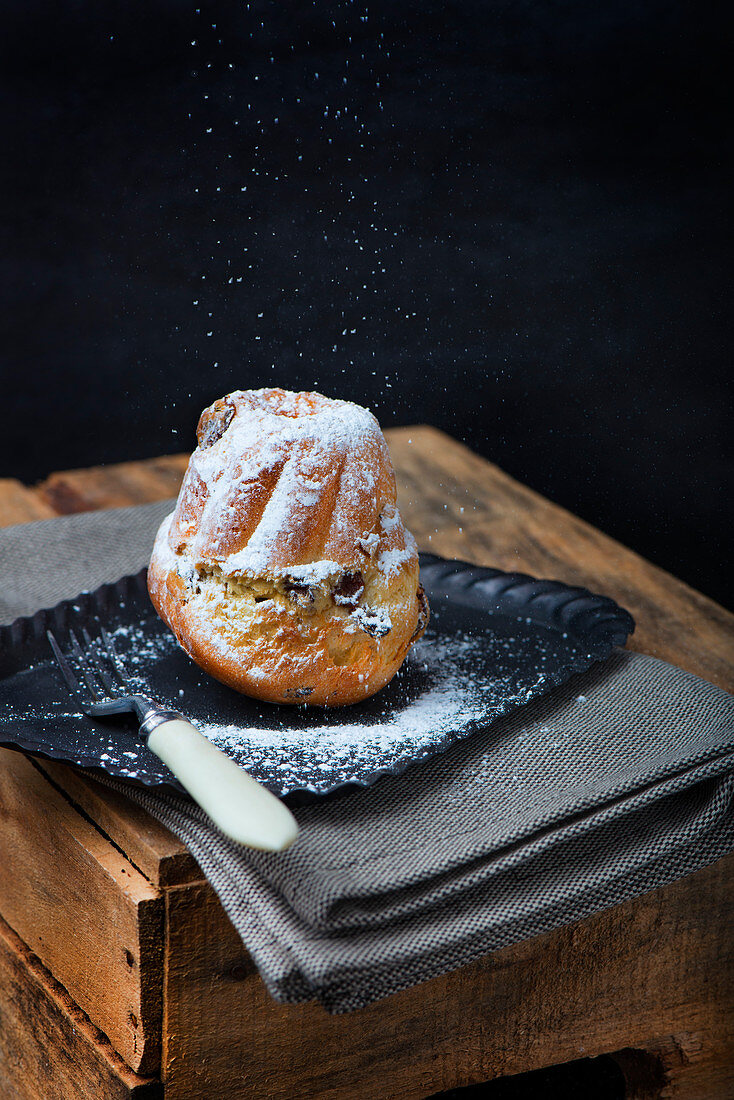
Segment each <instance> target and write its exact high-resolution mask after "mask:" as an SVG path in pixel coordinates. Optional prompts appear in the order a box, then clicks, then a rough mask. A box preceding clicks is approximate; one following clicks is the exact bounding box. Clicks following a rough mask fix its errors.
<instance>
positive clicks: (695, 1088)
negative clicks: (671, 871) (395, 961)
mask: <svg viewBox="0 0 734 1100" xmlns="http://www.w3.org/2000/svg"><path fill="white" fill-rule="evenodd" d="M733 876H734V856H729V857H728V858H727V859H723V860H719V861H718V862H717V863H715V864H713V865H712V866H710V867H707V868H704V869H703V870H701V871H699V872H697V873H696V874H694V875H690V876H688V877H687V878H684V879H681V880H680V881H678V882H676V883H673V884H672V885H670V886H668V887H665V888H664V889H661V890H655V891H652V892H650V893H648V894H646V895H644V896H643V897H641V898H637V899H635V900H633V901H630V902H626V903H624V904H623V905H619V906H616V907H614V908H613V909H608V910H606V911H604V912H602V913H598V914H596V915H595V916H593V917H591V918H589V919H587V920H585V921H582V922H578V923H576V924H573V925H567V926H566V927H564V928H560V929H557V930H555V931H553V932H550V933H547V934H546V935H543V936H538V937H535V938H533V939H531V940H526V941H525V942H523V943H520V944H517V945H515V946H513V947H508V948H505V949H504V950H502V951H498V952H495V953H493V954H491V955H487V956H485V957H484V958H483V959H481V960H479V961H478V962H476V963H473V964H470V965H469V966H465V967H463V968H462V969H460V970H457V971H454V972H452V973H450V974H446V975H444V976H442V977H439V978H435V979H433V980H431V981H429V982H425V983H424V984H422V985H419V986H414V987H413V988H412V989H408V990H405V991H404V992H402V993H398V994H395V995H393V996H391V997H388V998H386V999H385V1000H383V1001H380V1002H378V1003H377V1004H374V1005H371V1006H369V1007H368V1008H365V1009H362V1010H360V1011H359V1012H356V1013H352V1014H349V1015H347V1016H328V1015H327V1014H326V1013H325V1012H324V1011H323V1009H321V1008H320V1007H318V1006H315V1005H313V1004H306V1005H298V1006H280V1005H277V1004H276V1003H275V1002H274V1001H273V1000H272V999H271V998H270V996H269V995H268V993H267V991H266V990H265V988H264V986H263V983H262V982H261V980H260V978H259V977H258V975H257V973H256V971H255V969H254V967H253V965H252V963H251V961H250V959H249V958H248V956H247V953H246V951H245V950H244V948H243V945H242V943H241V941H240V939H239V937H238V936H237V934H236V932H235V931H234V929H233V928H232V926H231V924H230V923H229V921H228V920H227V918H226V916H225V914H224V913H223V911H222V908H221V906H220V905H219V902H218V901H217V899H216V897H215V896H214V894H213V892H212V890H211V888H210V887H209V886H208V884H207V883H202V884H201V885H199V886H192V887H188V888H177V889H172V890H168V891H167V892H166V903H167V923H168V964H167V967H166V976H165V982H166V987H165V1003H166V1006H167V1008H166V1018H165V1020H164V1040H163V1076H164V1080H165V1083H166V1098H167V1100H196V1098H198V1097H201V1096H211V1097H215V1096H216V1097H233V1098H242V1100H244V1098H250V1097H252V1098H255V1097H268V1100H289V1098H290V1097H292V1096H303V1097H318V1098H319V1100H345V1098H354V1100H383V1098H386V1097H400V1098H401V1100H410V1098H416V1100H418V1098H421V1097H426V1096H428V1095H430V1094H431V1093H434V1092H438V1091H440V1090H442V1089H450V1088H456V1087H457V1086H460V1085H469V1084H473V1083H477V1082H482V1081H488V1080H491V1079H493V1078H495V1077H499V1076H503V1075H506V1074H514V1073H520V1072H524V1071H527V1070H530V1069H536V1068H540V1067H543V1066H547V1065H551V1064H554V1063H560V1062H565V1061H571V1060H573V1059H576V1058H581V1057H588V1056H596V1055H598V1054H603V1053H613V1052H615V1051H618V1050H622V1049H624V1048H627V1052H628V1053H627V1056H626V1058H621V1059H620V1064H621V1065H622V1069H623V1071H624V1072H625V1073H626V1074H628V1076H629V1080H630V1082H638V1083H639V1080H640V1074H639V1068H640V1063H641V1062H642V1064H643V1065H644V1066H645V1067H646V1068H649V1066H650V1065H651V1064H652V1065H654V1066H655V1067H657V1069H658V1071H659V1080H660V1089H661V1090H663V1089H664V1091H656V1092H650V1093H641V1094H640V1096H641V1097H652V1096H660V1097H661V1098H662V1097H663V1096H664V1097H665V1098H666V1100H673V1098H674V1097H675V1098H678V1100H682V1098H684V1097H685V1098H686V1100H714V1098H720V1100H724V1098H726V1097H729V1098H731V1097H732V1096H734V1027H733V1026H732V1020H733V1017H734V910H733V909H732V906H731V882H732V877H733ZM681 1050H683V1051H686V1050H687V1051H688V1054H687V1055H686V1057H687V1063H685V1062H684V1061H683V1060H682V1058H681V1057H680V1052H681ZM676 1051H677V1052H678V1053H677V1054H676ZM633 1055H634V1057H633ZM686 1065H687V1066H689V1067H690V1068H691V1074H690V1075H689V1074H688V1073H686V1072H684V1070H685V1069H686ZM694 1071H695V1072H694ZM631 1095H633V1094H631Z"/></svg>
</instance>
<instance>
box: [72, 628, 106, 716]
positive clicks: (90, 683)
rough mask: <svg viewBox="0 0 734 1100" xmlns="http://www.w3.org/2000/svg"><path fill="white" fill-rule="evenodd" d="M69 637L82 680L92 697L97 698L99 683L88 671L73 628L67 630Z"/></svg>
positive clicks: (98, 695)
mask: <svg viewBox="0 0 734 1100" xmlns="http://www.w3.org/2000/svg"><path fill="white" fill-rule="evenodd" d="M69 637H70V638H71V648H72V649H73V651H74V656H75V657H76V660H77V664H78V665H79V668H80V669H81V673H82V676H83V677H84V682H85V683H86V685H87V687H88V688H89V690H90V692H91V694H92V698H93V699H99V697H100V694H101V692H100V690H99V684H98V683H97V682H96V681H95V679H94V677H93V676H92V675H91V673H90V671H89V667H88V665H87V659H86V658H85V656H84V651H83V650H82V647H81V646H80V645H79V639H78V638H77V636H76V634H75V633H74V631H73V630H70V631H69Z"/></svg>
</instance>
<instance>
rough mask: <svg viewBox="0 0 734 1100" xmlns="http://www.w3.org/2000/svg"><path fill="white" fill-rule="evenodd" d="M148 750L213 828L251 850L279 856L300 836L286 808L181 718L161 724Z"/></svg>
mask: <svg viewBox="0 0 734 1100" xmlns="http://www.w3.org/2000/svg"><path fill="white" fill-rule="evenodd" d="M147 745H148V748H149V749H150V750H151V752H154V753H155V755H156V756H158V757H159V758H160V759H161V760H162V761H163V762H164V764H167V765H168V767H169V768H170V769H171V771H172V772H173V774H174V775H175V776H176V778H177V779H178V781H179V782H180V783H181V785H182V786H183V787H185V788H186V790H187V791H188V792H189V794H190V795H191V797H192V798H193V799H194V800H195V801H196V802H198V804H199V805H200V806H201V808H202V810H204V811H205V812H206V813H207V814H208V815H209V817H210V818H211V819H212V821H213V822H214V824H215V825H216V826H217V827H218V828H219V829H221V831H222V832H223V833H226V835H227V836H229V837H231V838H232V840H237V841H239V843H240V844H246V845H247V846H248V847H249V848H260V849H262V850H264V851H266V852H281V851H283V849H284V848H288V847H289V846H290V845H291V844H292V843H293V841H294V840H295V839H296V836H297V835H298V826H297V824H296V820H295V818H294V817H293V814H292V813H291V812H290V810H289V809H288V807H287V806H286V805H284V803H282V802H281V801H280V799H278V798H276V797H275V795H274V794H271V793H270V791H269V790H267V789H266V788H265V787H263V786H262V785H261V784H260V783H257V782H256V781H255V780H254V779H253V778H252V776H251V775H248V774H247V772H246V771H244V770H243V769H242V768H240V767H239V765H237V764H235V762H234V760H232V759H231V758H230V757H229V756H227V755H226V754H225V753H223V752H220V750H219V749H218V748H216V746H214V745H213V744H212V743H211V741H208V740H207V738H206V737H204V734H203V733H200V732H199V731H198V730H197V729H196V727H195V726H192V725H191V723H190V722H186V721H185V720H184V719H183V718H173V719H170V720H169V721H167V722H161V724H160V725H158V726H156V727H155V728H154V729H153V731H152V732H151V733H150V734H149V735H148V738H147Z"/></svg>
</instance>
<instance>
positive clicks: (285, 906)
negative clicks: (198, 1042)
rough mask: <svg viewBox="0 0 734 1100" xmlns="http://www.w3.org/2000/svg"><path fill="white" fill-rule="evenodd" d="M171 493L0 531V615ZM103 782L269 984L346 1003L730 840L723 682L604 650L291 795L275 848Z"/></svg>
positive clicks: (124, 558)
mask: <svg viewBox="0 0 734 1100" xmlns="http://www.w3.org/2000/svg"><path fill="white" fill-rule="evenodd" d="M171 506H172V505H171V502H164V503H163V504H160V505H148V506H144V507H142V508H132V509H120V510H118V511H115V512H102V513H88V514H84V515H80V516H73V517H66V518H63V519H59V520H50V521H44V522H41V523H36V524H28V525H24V526H22V527H17V528H8V529H6V530H5V531H0V565H1V567H2V573H3V578H4V583H5V590H4V592H3V594H2V596H0V619H4V620H5V621H10V620H11V619H12V618H14V617H15V616H16V615H18V614H29V613H30V612H32V611H33V610H35V609H36V608H38V607H39V606H44V605H45V606H48V605H50V604H53V603H56V602H58V601H59V600H61V599H64V598H68V597H70V596H73V595H76V594H77V592H79V591H80V590H81V589H84V588H86V589H90V588H94V587H95V586H96V585H98V584H100V583H103V582H104V581H111V580H116V579H117V578H118V577H119V576H120V575H122V574H123V573H125V572H136V571H137V570H138V569H139V568H140V567H141V566H142V565H144V564H145V563H146V561H147V559H148V556H149V553H150V548H151V546H152V540H153V536H154V534H155V530H156V528H157V525H158V523H159V522H160V520H161V519H162V518H163V516H164V515H166V514H167V513H168V511H169V510H170V508H171ZM29 561H32V562H33V568H32V569H28V562H29ZM39 570H40V574H39ZM29 574H30V576H31V577H32V578H34V579H33V580H29V579H28V577H29ZM39 575H42V576H43V588H42V590H40V591H39V589H38V588H37V587H36V585H35V578H37V577H38V576H39ZM95 777H97V776H95ZM105 782H108V783H109V784H110V785H111V786H113V787H115V788H116V789H118V790H122V791H124V792H125V793H126V794H127V795H128V796H129V797H130V798H132V799H134V800H135V801H137V802H138V803H140V804H141V805H143V806H144V807H145V808H146V809H147V810H148V811H149V812H150V813H151V814H152V815H153V816H154V817H156V818H158V820H160V821H161V822H163V823H164V824H165V825H166V826H167V827H168V828H170V829H171V831H172V832H174V833H176V834H177V835H178V836H179V837H180V838H181V839H182V840H183V841H184V842H185V843H186V844H187V845H188V847H189V849H190V850H191V852H192V854H193V855H194V857H195V858H196V860H197V861H198V863H199V865H200V867H201V869H202V871H203V872H204V874H205V875H206V876H207V878H208V879H209V881H210V882H211V884H212V886H213V888H214V889H215V890H216V892H217V894H218V896H219V897H220V899H221V901H222V904H223V906H224V908H225V910H226V911H227V913H228V915H229V917H230V919H231V920H232V923H233V924H234V926H235V928H236V929H237V931H238V932H239V934H240V935H241V937H242V939H243V941H244V943H245V945H246V947H247V948H248V950H249V952H250V954H251V955H252V957H253V959H254V960H255V962H256V964H257V966H258V968H259V970H260V973H261V975H262V977H263V980H264V981H265V983H266V985H267V987H268V989H269V990H270V992H271V994H272V995H273V996H274V997H275V998H276V999H277V1000H279V1001H285V1002H296V1001H303V1000H311V999H316V1000H318V1001H320V1002H321V1003H322V1004H323V1005H324V1007H325V1008H327V1009H328V1010H329V1011H331V1012H345V1011H349V1010H351V1009H356V1008H360V1007H362V1006H364V1005H366V1004H369V1003H370V1002H372V1001H374V1000H376V999H377V998H379V997H383V996H385V995H387V994H389V993H392V992H395V991H397V990H399V989H403V988H405V987H407V986H410V985H413V984H415V983H417V982H421V981H425V980H426V979H428V978H431V977H433V976H435V975H438V974H442V973H445V972H446V971H448V970H451V969H453V968H455V967H457V966H460V965H463V964H465V963H467V962H470V961H471V960H473V959H476V958H478V957H479V956H480V955H482V954H485V953H486V952H488V951H492V950H496V949H497V948H500V947H503V946H506V945H508V944H512V943H516V942H518V941H519V940H522V939H524V938H527V937H529V936H534V935H538V934H539V933H541V932H545V931H548V930H550V929H552V928H556V927H559V926H560V925H562V924H566V923H568V922H570V921H575V920H579V919H581V918H583V917H586V916H588V915H590V914H591V913H594V912H597V911H599V910H601V909H604V908H607V907H608V906H611V905H615V904H618V903H619V902H622V901H624V900H626V899H628V898H632V897H635V896H637V895H638V894H641V893H643V892H645V891H647V890H651V889H654V888H655V887H658V886H661V885H664V884H665V883H668V882H671V881H673V880H674V879H676V878H679V877H681V876H683V875H686V874H690V873H691V872H693V871H695V870H697V869H698V868H700V867H703V866H705V865H706V864H708V863H711V862H713V861H714V860H716V859H718V858H719V857H721V856H723V855H725V854H726V853H727V852H729V851H731V850H732V849H734V814H733V813H732V806H733V804H734V697H732V696H731V695H729V694H727V693H726V692H724V691H722V690H721V689H719V688H717V687H715V686H714V685H712V684H709V683H707V682H706V681H704V680H701V679H699V678H698V677H695V676H692V675H690V674H689V673H686V672H683V671H682V670H681V669H677V668H674V667H673V666H671V665H668V664H665V663H664V662H662V661H658V660H655V659H654V658H650V657H645V656H642V655H640V654H636V653H631V652H626V651H619V652H617V653H616V654H615V655H614V656H612V657H611V658H610V659H609V660H608V661H606V662H605V663H604V664H603V665H597V666H596V667H595V668H593V669H591V670H590V671H589V672H587V673H585V674H583V675H581V676H577V677H575V678H574V679H573V681H571V682H570V683H568V684H566V685H564V686H562V687H561V688H558V689H556V690H554V691H553V692H551V693H549V694H548V695H546V696H544V697H543V698H541V699H538V700H536V701H535V702H533V703H531V704H530V705H528V706H526V707H524V708H522V709H520V710H517V711H515V712H514V713H513V714H511V715H508V716H506V717H505V718H503V719H500V720H499V721H497V722H495V723H493V724H492V726H490V727H489V728H488V729H487V730H486V731H484V732H483V733H480V734H477V735H475V736H473V737H471V738H469V739H467V740H466V741H462V742H459V743H457V744H455V745H454V746H453V747H452V749H450V750H449V752H447V753H446V754H445V755H442V756H438V757H434V758H433V759H431V760H428V761H425V762H423V763H421V764H418V765H415V766H414V767H412V768H410V769H409V770H408V772H407V773H405V774H404V775H402V776H399V777H394V778H393V777H390V778H387V779H383V780H381V781H379V782H378V783H377V784H376V785H375V786H374V787H372V788H370V789H368V790H360V791H358V792H356V793H352V794H348V795H344V796H342V797H339V798H331V799H325V800H321V801H319V802H317V803H315V804H312V805H309V806H306V807H301V808H299V809H297V810H296V811H295V812H296V816H297V818H298V821H299V825H300V828H301V835H300V837H299V839H298V842H297V843H296V845H295V846H294V847H293V848H292V849H291V850H290V851H288V852H285V853H281V854H278V855H272V854H265V853H257V852H251V851H247V850H245V849H242V848H240V847H239V846H238V845H236V844H233V843H231V842H230V841H229V840H227V839H226V838H225V837H223V836H222V835H221V834H220V833H219V832H218V831H217V830H216V829H215V828H214V827H213V826H212V825H211V823H210V822H209V821H208V819H207V818H206V815H205V814H204V813H203V812H202V811H201V810H199V809H198V807H196V806H194V805H193V804H192V803H191V802H190V801H188V800H187V799H185V798H183V797H181V798H179V797H174V796H168V795H160V794H158V793H156V792H154V791H150V790H142V789H140V788H138V787H134V786H132V785H130V784H124V783H121V782H119V781H117V780H113V779H106V780H105Z"/></svg>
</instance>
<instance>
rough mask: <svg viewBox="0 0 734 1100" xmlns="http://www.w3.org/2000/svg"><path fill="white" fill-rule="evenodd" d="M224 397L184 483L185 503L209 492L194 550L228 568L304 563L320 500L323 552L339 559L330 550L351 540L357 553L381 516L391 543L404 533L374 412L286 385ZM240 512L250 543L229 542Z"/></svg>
mask: <svg viewBox="0 0 734 1100" xmlns="http://www.w3.org/2000/svg"><path fill="white" fill-rule="evenodd" d="M223 401H224V403H225V408H226V409H227V413H226V414H225V413H224V412H223V411H222V406H221V404H220V403H216V404H215V406H212V408H211V409H210V410H205V413H204V416H205V417H206V416H209V417H210V421H209V423H211V422H212V418H214V420H215V421H216V418H217V417H219V418H220V420H221V430H220V431H213V433H212V435H211V437H210V436H209V434H208V433H207V432H206V431H205V432H204V435H203V438H201V441H200V445H199V446H198V447H197V449H196V450H195V451H194V453H193V455H192V456H191V460H190V463H189V470H188V471H187V475H186V479H185V481H184V486H183V488H182V498H183V500H184V501H187V500H189V498H190V493H193V494H194V496H198V495H199V494H200V493H203V497H204V499H203V502H200V503H198V504H197V505H196V506H195V511H196V510H197V509H200V514H199V516H198V520H197V524H196V526H197V530H198V533H197V535H196V536H195V537H194V540H193V553H194V555H195V556H197V557H201V558H202V559H203V560H207V558H208V557H209V556H211V555H212V553H213V554H214V557H215V559H216V560H218V561H219V562H220V564H221V565H222V568H223V571H224V572H226V573H228V574H231V575H238V574H246V573H252V574H263V573H267V572H270V571H272V570H273V569H274V568H277V567H278V566H284V565H295V564H304V562H306V561H308V560H309V558H308V557H306V558H305V559H304V558H302V557H301V556H300V555H301V553H306V554H308V553H309V549H308V547H309V546H310V543H311V539H310V538H306V540H305V543H306V545H305V546H304V535H303V533H304V532H306V531H309V529H310V528H311V527H312V525H313V523H314V520H313V516H314V514H315V509H316V508H317V507H319V506H321V505H322V504H323V502H328V504H329V513H330V515H331V520H330V522H331V527H330V529H328V530H324V531H323V537H324V539H325V550H326V553H323V554H322V557H323V558H324V559H330V558H333V557H334V554H333V553H332V554H329V552H328V551H329V549H330V548H332V547H341V548H342V550H341V554H343V553H344V549H343V548H344V546H345V545H347V546H351V547H352V554H354V549H355V548H356V544H357V542H358V540H359V539H360V538H361V537H369V535H370V528H371V526H373V525H374V524H375V522H376V521H377V518H378V516H384V527H383V532H384V534H386V535H389V536H390V540H389V541H390V544H391V545H393V544H394V543H395V539H396V538H397V539H399V538H400V528H401V526H402V523H401V520H400V516H399V514H398V513H397V511H396V509H395V508H394V505H393V503H392V501H391V500H390V499H389V496H390V491H391V480H390V477H388V476H387V473H386V471H390V474H391V464H390V458H389V455H388V452H387V447H386V444H385V441H384V438H383V436H382V432H381V431H380V427H379V424H378V423H377V421H376V420H375V418H374V416H373V415H372V413H371V412H369V410H367V409H364V408H362V407H361V406H359V405H355V404H353V403H352V402H349V401H339V400H333V399H330V398H325V397H322V396H321V395H320V394H296V393H291V392H289V391H284V390H249V391H245V390H237V391H235V392H234V393H231V394H229V395H228V396H227V397H226V398H225V399H223ZM217 408H219V411H218V412H216V411H214V412H213V411H212V410H216V409H217ZM375 472H379V477H380V483H379V484H378V482H377V481H376V479H375ZM392 492H393V493H394V489H392ZM185 508H186V509H188V504H187V505H185ZM243 519H244V526H245V528H246V529H247V530H248V534H247V539H246V542H245V544H244V545H242V546H241V547H240V548H236V547H235V548H232V547H231V546H229V545H228V539H227V536H228V532H231V529H232V527H234V529H235V531H236V530H237V529H238V527H241V526H242V523H243ZM253 520H254V527H253V526H251V521H253ZM320 522H321V523H323V519H322V520H320ZM365 523H367V524H368V526H367V528H366V529H365V530H363V529H362V527H363V525H364V524H365ZM175 526H176V521H174V527H175ZM352 528H354V529H352ZM312 533H318V534H321V532H312ZM220 547H221V548H224V547H226V552H224V553H222V552H220ZM339 556H340V557H341V555H339ZM341 564H342V567H343V566H344V562H342V563H341Z"/></svg>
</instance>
